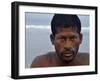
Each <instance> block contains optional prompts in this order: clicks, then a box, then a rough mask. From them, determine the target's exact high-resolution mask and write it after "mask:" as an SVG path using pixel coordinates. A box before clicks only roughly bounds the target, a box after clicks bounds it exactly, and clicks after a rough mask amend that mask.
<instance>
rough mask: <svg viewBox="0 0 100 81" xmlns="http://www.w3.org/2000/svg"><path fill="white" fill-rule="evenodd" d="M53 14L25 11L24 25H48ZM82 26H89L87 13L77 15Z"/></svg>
mask: <svg viewBox="0 0 100 81" xmlns="http://www.w3.org/2000/svg"><path fill="white" fill-rule="evenodd" d="M53 15H54V14H43V13H34V12H32V13H30V12H26V13H25V21H26V25H50V22H51V19H52V17H53ZM78 16H79V18H80V20H81V24H82V27H89V16H88V15H78Z"/></svg>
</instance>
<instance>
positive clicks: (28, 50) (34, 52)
mask: <svg viewBox="0 0 100 81" xmlns="http://www.w3.org/2000/svg"><path fill="white" fill-rule="evenodd" d="M53 15H54V14H51V13H50V14H49V13H33V12H25V26H26V27H25V29H26V31H25V34H26V35H25V36H26V37H25V68H29V67H30V65H31V63H32V61H33V60H34V58H35V57H36V56H39V55H42V54H46V53H47V52H50V51H54V47H53V45H52V44H51V41H50V38H49V36H50V34H51V30H50V23H51V19H52V17H53ZM78 17H79V18H80V20H81V24H82V33H83V42H82V44H81V46H80V49H79V51H80V52H88V53H89V19H90V18H89V15H78Z"/></svg>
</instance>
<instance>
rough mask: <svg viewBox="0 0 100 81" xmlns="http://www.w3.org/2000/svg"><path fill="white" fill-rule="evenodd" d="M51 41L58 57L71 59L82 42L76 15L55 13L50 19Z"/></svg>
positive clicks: (66, 59) (66, 60) (79, 24)
mask: <svg viewBox="0 0 100 81" xmlns="http://www.w3.org/2000/svg"><path fill="white" fill-rule="evenodd" d="M51 30H52V34H51V35H50V38H51V42H52V44H53V45H54V46H55V50H56V53H57V55H58V57H59V58H60V59H61V60H62V61H65V62H70V61H72V60H73V59H74V58H75V56H76V55H77V52H78V49H79V45H80V44H81V42H82V34H81V22H80V19H79V18H78V16H77V15H69V14H55V15H54V17H53V19H52V21H51Z"/></svg>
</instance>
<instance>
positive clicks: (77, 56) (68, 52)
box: [31, 14, 89, 67]
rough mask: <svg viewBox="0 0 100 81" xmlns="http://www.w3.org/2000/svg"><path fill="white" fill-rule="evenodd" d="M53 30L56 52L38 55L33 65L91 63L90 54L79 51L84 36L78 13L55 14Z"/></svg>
mask: <svg viewBox="0 0 100 81" xmlns="http://www.w3.org/2000/svg"><path fill="white" fill-rule="evenodd" d="M51 30H52V34H51V35H50V39H51V42H52V44H53V45H54V47H55V52H49V53H47V54H44V55H41V56H38V57H36V58H35V60H34V61H33V62H32V64H31V67H56V66H76V65H89V54H87V53H78V50H79V46H80V44H81V43H82V37H83V36H82V33H81V22H80V19H79V18H78V16H77V15H70V14H55V15H54V17H53V19H52V21H51Z"/></svg>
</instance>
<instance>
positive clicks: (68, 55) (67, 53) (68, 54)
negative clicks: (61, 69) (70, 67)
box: [63, 52, 73, 57]
mask: <svg viewBox="0 0 100 81" xmlns="http://www.w3.org/2000/svg"><path fill="white" fill-rule="evenodd" d="M63 55H64V56H66V57H70V56H72V55H73V53H72V52H66V53H63Z"/></svg>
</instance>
